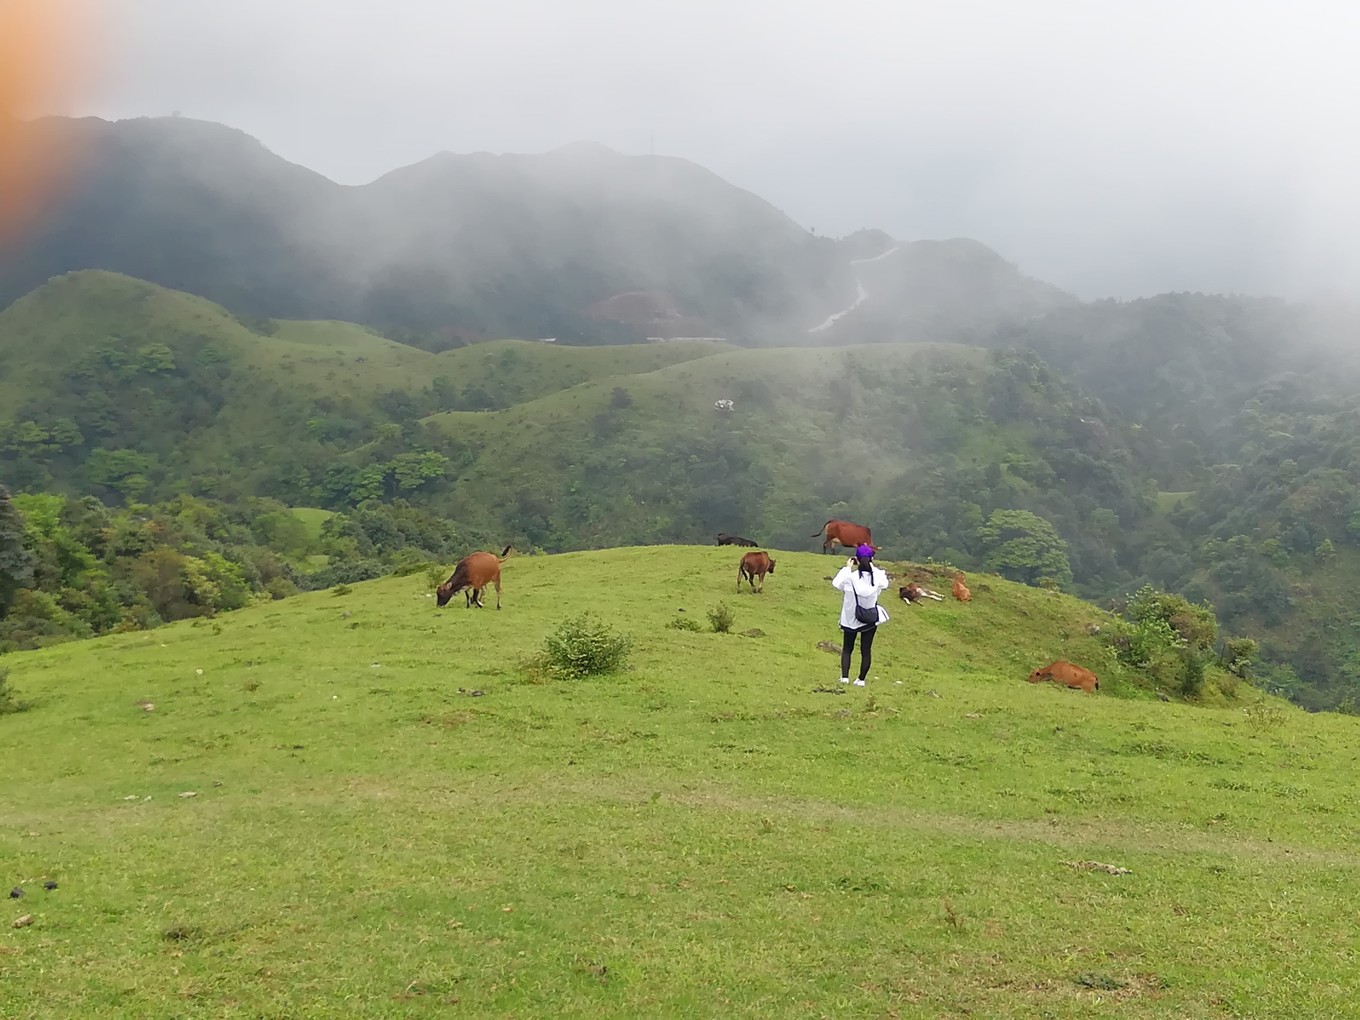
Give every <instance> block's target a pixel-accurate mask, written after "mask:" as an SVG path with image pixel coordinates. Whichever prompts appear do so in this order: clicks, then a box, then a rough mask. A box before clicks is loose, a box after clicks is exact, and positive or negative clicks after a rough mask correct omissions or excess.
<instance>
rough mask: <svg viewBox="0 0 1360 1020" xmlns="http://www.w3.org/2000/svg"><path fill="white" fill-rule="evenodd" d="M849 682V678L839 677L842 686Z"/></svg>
mask: <svg viewBox="0 0 1360 1020" xmlns="http://www.w3.org/2000/svg"><path fill="white" fill-rule="evenodd" d="M849 682H850V678H849V677H848V676H843V677H841V683H843V684H848V683H849Z"/></svg>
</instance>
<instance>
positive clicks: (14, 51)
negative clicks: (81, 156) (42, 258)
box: [0, 0, 91, 247]
mask: <svg viewBox="0 0 1360 1020" xmlns="http://www.w3.org/2000/svg"><path fill="white" fill-rule="evenodd" d="M90 13H91V11H90V8H89V7H88V5H86V4H82V3H79V2H78V0H0V247H3V246H8V245H10V244H12V243H14V241H15V240H16V239H17V236H18V235H19V233H20V232H21V230H22V229H23V228H25V227H28V226H31V225H32V224H33V222H34V221H35V220H37V219H39V218H41V217H42V216H43V215H44V214H45V213H46V212H48V211H49V209H50V207H51V203H52V202H53V201H55V200H57V199H58V197H59V192H60V189H61V185H62V184H63V183H65V182H66V181H67V180H69V176H70V172H71V170H72V169H73V166H74V161H75V152H74V149H73V144H72V143H73V141H74V139H73V134H72V132H71V131H70V130H69V129H62V128H60V127H58V126H57V125H55V124H51V123H46V124H44V123H40V122H39V123H34V122H33V121H32V120H31V119H30V118H33V117H35V116H37V115H40V114H44V113H53V112H64V107H65V104H66V102H68V101H69V99H70V98H71V96H72V94H73V90H74V88H75V87H76V85H77V78H78V77H79V75H80V73H81V72H82V70H83V69H84V64H83V62H82V61H80V59H79V56H78V53H77V46H76V43H77V39H78V37H79V36H81V35H83V32H84V30H85V28H86V27H87V26H88V20H87V19H88V16H89V15H90Z"/></svg>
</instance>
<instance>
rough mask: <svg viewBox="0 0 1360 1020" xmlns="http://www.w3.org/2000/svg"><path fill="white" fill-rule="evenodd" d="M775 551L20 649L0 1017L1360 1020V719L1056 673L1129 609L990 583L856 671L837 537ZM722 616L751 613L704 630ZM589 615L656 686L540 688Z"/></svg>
mask: <svg viewBox="0 0 1360 1020" xmlns="http://www.w3.org/2000/svg"><path fill="white" fill-rule="evenodd" d="M778 558H779V568H778V570H777V573H776V575H775V576H773V577H771V578H770V579H768V581H767V585H766V591H765V594H764V595H759V596H757V595H749V594H742V595H739V596H738V595H735V594H734V593H733V590H732V589H733V587H734V582H735V574H736V570H735V562H736V554H735V553H734V551H732V550H730V549H707V548H683V549H680V548H654V549H624V550H616V551H612V552H602V553H583V554H570V555H563V556H554V557H534V558H519V559H512V560H511V561H510V562H509V563H507V565H506V567H505V568H504V574H505V589H506V590H505V609H504V610H503V611H502V612H499V613H497V612H496V611H495V610H494V609H487V610H475V609H473V610H467V609H463V608H459V607H458V603H456V602H455V603H454V605H453V606H452V607H451V608H449V609H447V610H445V611H443V612H438V611H436V610H435V609H434V607H433V603H432V600H431V599H430V598H429V595H430V586H429V585H428V584H427V583H425V582H424V581H423V580H420V579H417V578H415V577H407V578H393V579H388V580H385V581H378V582H373V583H369V584H363V585H356V586H355V587H354V589H353V590H352V591H350V592H348V593H346V594H340V593H332V592H319V593H313V594H310V595H305V596H301V597H299V598H296V599H291V600H288V601H286V602H284V603H279V604H275V605H271V606H264V607H258V608H253V609H247V610H244V611H241V612H239V613H235V614H232V615H230V616H228V617H224V618H221V619H220V620H218V621H203V622H201V623H200V624H197V625H175V626H173V627H171V628H167V629H163V630H160V631H157V632H155V633H151V634H125V635H116V636H112V637H109V638H103V639H99V640H97V641H94V642H87V643H83V644H80V645H68V646H64V647H60V648H54V649H48V650H45V651H41V652H35V653H23V654H19V655H15V656H12V657H7V659H6V664H7V665H8V666H9V667H10V669H11V674H12V675H11V682H12V684H13V685H14V686H15V687H16V688H18V690H19V692H20V694H21V695H22V696H23V697H26V698H28V699H29V700H31V701H32V703H33V705H32V708H31V709H30V710H29V711H27V712H24V713H20V714H18V715H10V716H0V729H2V730H3V736H4V739H3V741H0V768H3V770H4V774H5V776H6V777H7V795H6V798H5V800H4V803H3V807H0V821H2V824H0V860H3V861H5V862H6V864H5V871H6V880H7V881H8V882H9V884H11V885H16V884H17V885H20V886H22V887H23V888H24V890H25V893H26V895H25V897H24V899H23V900H21V901H19V902H17V903H12V904H11V908H12V909H11V913H12V914H13V915H15V916H16V917H17V916H18V915H20V914H21V913H27V914H32V915H33V917H34V923H33V924H32V925H31V926H29V927H25V928H21V929H11V928H9V927H5V928H4V929H3V934H2V935H0V975H2V977H3V979H2V980H0V1013H4V1014H5V1015H20V1014H22V1015H26V1016H34V1017H48V1016H51V1017H57V1016H70V1015H76V1014H78V1015H81V1016H88V1017H112V1016H125V1015H131V1014H137V1015H166V1014H170V1013H173V1014H175V1015H178V1016H185V1017H198V1016H203V1017H207V1016H223V1015H228V1016H234V1015H255V1014H260V1013H267V1014H271V1015H273V1014H287V1015H321V1014H324V1013H327V1012H329V1011H332V1010H333V1009H334V1004H335V1003H336V1002H340V1001H343V1002H345V1003H346V1009H347V1010H349V1011H350V1012H353V1013H362V1014H363V1015H367V1016H424V1015H431V1016H433V1015H443V1014H445V1013H447V1012H448V1011H449V1010H450V1009H451V1008H453V1007H455V1006H456V1007H457V1010H458V1011H460V1012H463V1013H467V1014H472V1015H488V1014H496V1015H511V1014H513V1015H531V1014H532V1015H547V1014H552V1015H555V1016H640V1015H681V1014H684V1015H705V1016H713V1015H724V1016H772V1015H883V1016H890V1015H894V1014H896V1015H901V1016H918V1015H920V1016H925V1015H930V1016H935V1015H943V1014H951V1015H952V1014H959V1013H963V1012H968V1013H972V1014H974V1015H985V1016H994V1017H1022V1016H1037V1015H1044V1014H1048V1015H1057V1016H1064V1017H1103V1016H1109V1015H1111V1013H1112V1012H1117V1013H1118V1014H1119V1015H1120V1016H1128V1017H1169V1016H1205V1017H1230V1016H1252V1017H1282V1018H1283V1017H1299V1016H1340V1015H1345V1014H1346V1013H1347V1011H1348V1010H1349V1009H1350V1006H1348V1005H1347V1003H1349V1002H1351V1001H1352V1000H1353V997H1354V994H1355V992H1356V991H1357V987H1356V982H1355V979H1354V978H1353V976H1351V975H1352V971H1353V968H1350V967H1349V965H1348V960H1349V959H1350V957H1351V956H1353V955H1354V953H1355V952H1356V950H1357V948H1360V946H1357V940H1356V935H1355V931H1354V925H1353V924H1352V919H1351V917H1350V905H1349V902H1348V901H1347V900H1346V898H1345V896H1344V895H1339V893H1341V891H1342V890H1343V888H1344V887H1345V885H1346V883H1347V882H1349V881H1350V880H1351V878H1352V877H1353V873H1354V870H1355V868H1356V866H1357V864H1358V863H1360V858H1357V857H1356V855H1355V853H1354V849H1353V846H1352V843H1353V839H1352V833H1351V831H1350V824H1349V821H1348V819H1350V818H1351V817H1352V816H1353V813H1354V810H1355V807H1356V795H1355V792H1354V785H1353V783H1352V782H1351V772H1352V771H1353V769H1354V766H1355V759H1356V753H1355V750H1354V745H1355V740H1354V736H1355V734H1354V726H1355V724H1354V722H1353V721H1352V720H1349V719H1345V718H1340V717H1335V716H1330V717H1321V716H1306V715H1304V714H1303V713H1301V712H1298V711H1296V710H1292V709H1288V708H1284V707H1280V706H1278V705H1276V704H1274V703H1270V702H1261V703H1255V704H1251V705H1248V706H1247V707H1246V708H1244V707H1242V706H1241V705H1238V706H1235V707H1223V708H1212V707H1208V708H1206V707H1189V706H1179V705H1173V704H1164V703H1162V702H1159V701H1156V700H1154V699H1151V698H1150V697H1147V696H1145V694H1146V692H1144V691H1143V690H1142V689H1141V688H1140V687H1139V686H1138V678H1137V677H1136V676H1134V675H1119V674H1117V673H1115V672H1102V687H1103V688H1104V690H1103V691H1102V693H1101V694H1099V695H1094V696H1087V695H1082V694H1079V693H1077V692H1069V691H1065V690H1058V689H1056V688H1053V687H1050V686H1031V685H1028V684H1026V683H1025V682H1024V679H1023V677H1024V674H1025V673H1026V672H1027V671H1028V669H1029V668H1031V666H1032V665H1033V664H1035V663H1038V662H1040V661H1046V660H1047V659H1048V658H1049V657H1050V656H1053V655H1057V654H1062V655H1065V656H1067V657H1070V658H1073V659H1076V660H1078V661H1084V662H1091V663H1093V664H1096V665H1097V668H1098V669H1102V670H1103V669H1105V667H1104V666H1103V665H1100V664H1099V663H1098V659H1099V656H1100V648H1099V646H1098V645H1097V644H1096V643H1095V641H1094V639H1092V638H1090V637H1088V636H1087V635H1086V633H1085V629H1084V625H1085V624H1087V623H1089V622H1092V620H1093V617H1094V616H1095V615H1096V614H1094V613H1093V611H1092V610H1091V609H1090V608H1089V607H1087V606H1085V605H1082V604H1080V603H1077V602H1074V601H1072V600H1070V599H1068V598H1066V597H1063V596H1059V595H1053V594H1050V593H1046V592H1041V591H1037V590H1035V589H1029V588H1023V587H1020V586H1016V585H1011V584H1009V583H1007V582H1004V581H1000V580H997V579H995V578H989V577H975V578H973V582H974V584H973V590H974V593H975V601H974V602H973V603H972V604H970V605H966V606H965V605H960V604H957V603H954V602H952V601H951V602H946V603H944V604H940V605H935V604H931V605H927V606H922V607H907V606H904V605H902V604H901V603H896V605H897V608H895V609H891V610H890V611H891V613H892V620H891V621H890V622H889V623H888V624H886V625H885V626H884V627H883V628H882V631H881V634H880V637H879V642H878V647H877V651H878V661H877V664H876V668H875V669H874V671H873V673H872V674H871V682H870V686H869V687H868V688H867V689H866V690H854V689H850V690H846V689H844V688H841V687H840V685H839V684H837V683H835V677H836V675H837V673H838V669H837V668H836V665H835V658H834V657H833V656H831V655H828V654H826V653H825V652H823V651H821V650H819V649H818V648H817V642H818V641H821V640H825V639H835V637H836V632H835V626H834V617H835V612H836V605H837V600H838V596H837V594H836V593H834V592H833V591H831V590H830V588H829V587H828V586H827V585H826V583H825V581H823V580H822V576H823V574H824V573H825V572H827V571H828V570H829V569H830V565H831V564H832V563H833V562H834V560H833V559H832V558H830V557H827V558H821V557H817V556H813V555H809V554H787V553H785V554H780V555H779V557H778ZM719 600H722V601H725V602H727V603H728V604H729V605H731V606H734V607H735V610H736V613H737V620H736V626H735V630H736V633H732V634H715V633H712V632H708V631H703V632H689V631H683V630H675V629H670V628H668V627H667V626H666V624H667V623H668V622H669V621H671V620H674V619H676V618H677V617H681V616H683V617H685V618H689V619H700V620H702V619H703V616H704V613H705V610H706V609H708V608H710V607H712V606H713V605H714V604H716V603H717V602H718V601H719ZM586 606H588V607H593V608H594V609H596V610H597V611H598V612H600V613H602V614H604V616H605V617H607V618H609V619H610V620H612V621H613V622H614V624H615V625H617V626H619V627H620V628H621V629H624V630H626V631H628V632H630V633H631V634H632V635H633V636H634V637H635V639H636V645H635V649H634V652H633V656H632V668H631V669H630V670H628V671H627V672H624V673H622V674H618V675H613V676H607V677H603V678H596V679H590V680H585V681H580V682H557V683H531V682H528V678H527V675H526V674H524V673H522V672H520V671H519V670H518V669H517V665H516V664H517V662H518V661H519V660H521V658H522V657H524V656H526V655H527V654H528V653H531V652H533V651H534V650H535V649H536V648H537V647H538V646H539V644H540V642H541V640H542V638H543V637H544V636H545V635H546V634H548V633H549V632H550V631H552V630H553V629H554V628H555V627H556V626H557V625H558V624H559V623H560V622H561V621H562V620H563V619H564V618H565V617H567V616H569V615H571V614H573V613H575V612H576V611H578V610H579V609H581V608H582V607H586ZM681 610H684V612H683V613H682V612H681ZM753 629H755V630H758V631H759V632H760V633H759V635H758V636H745V634H744V633H743V632H746V631H751V630H753ZM1064 633H1066V634H1067V639H1066V640H1064V637H1063V635H1064ZM828 687H829V688H830V690H826V688H828ZM1244 690H1245V688H1244ZM1253 697H1255V695H1253ZM147 702H150V703H152V704H153V705H154V709H153V710H151V711H146V710H144V708H143V707H142V705H143V703H147ZM188 793H192V794H195V796H193V797H185V796H181V794H188ZM1083 861H1096V862H1100V863H1103V864H1109V865H1114V866H1117V867H1122V868H1128V869H1130V873H1128V874H1120V875H1111V874H1106V873H1103V872H1101V871H1091V870H1078V869H1076V868H1074V867H1072V866H1070V865H1069V864H1067V863H1065V862H1076V863H1080V862H1083ZM48 878H51V879H53V880H56V881H57V882H58V888H57V889H55V890H53V891H45V890H43V889H42V882H43V881H44V880H45V879H48Z"/></svg>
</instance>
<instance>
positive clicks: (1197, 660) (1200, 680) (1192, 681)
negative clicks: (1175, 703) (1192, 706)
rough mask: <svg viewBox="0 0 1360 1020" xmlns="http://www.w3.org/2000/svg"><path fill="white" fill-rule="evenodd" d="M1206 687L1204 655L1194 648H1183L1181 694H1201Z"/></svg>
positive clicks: (1188, 696)
mask: <svg viewBox="0 0 1360 1020" xmlns="http://www.w3.org/2000/svg"><path fill="white" fill-rule="evenodd" d="M1203 689H1204V656H1203V655H1201V654H1200V653H1199V652H1198V651H1196V650H1195V649H1193V648H1182V649H1181V694H1183V695H1184V696H1185V697H1187V698H1195V697H1198V696H1199V693H1200V691H1201V690H1203Z"/></svg>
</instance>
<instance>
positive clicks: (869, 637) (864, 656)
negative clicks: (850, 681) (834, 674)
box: [841, 624, 878, 680]
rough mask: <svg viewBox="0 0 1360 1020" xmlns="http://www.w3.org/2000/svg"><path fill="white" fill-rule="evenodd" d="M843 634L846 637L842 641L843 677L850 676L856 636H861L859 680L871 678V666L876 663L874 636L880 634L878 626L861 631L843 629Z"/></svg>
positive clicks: (863, 628) (861, 629)
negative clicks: (851, 654)
mask: <svg viewBox="0 0 1360 1020" xmlns="http://www.w3.org/2000/svg"><path fill="white" fill-rule="evenodd" d="M841 633H842V634H844V635H845V638H844V639H843V640H842V641H841V676H849V675H850V653H851V652H853V651H854V650H855V635H856V634H859V635H860V642H859V678H860V679H861V680H864V679H866V678H867V677H868V676H869V664H870V663H871V662H873V661H874V635H875V634H876V633H878V624H874V625H873V626H872V627H861V628H860V629H859V630H851V629H850V628H849V627H842V628H841Z"/></svg>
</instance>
